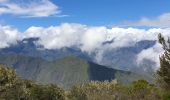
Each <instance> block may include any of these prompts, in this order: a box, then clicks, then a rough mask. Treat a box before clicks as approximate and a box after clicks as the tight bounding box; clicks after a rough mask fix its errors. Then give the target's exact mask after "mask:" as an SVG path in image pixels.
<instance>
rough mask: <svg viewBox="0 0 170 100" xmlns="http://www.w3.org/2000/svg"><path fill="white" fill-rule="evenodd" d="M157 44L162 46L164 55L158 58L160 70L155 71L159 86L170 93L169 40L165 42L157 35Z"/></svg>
mask: <svg viewBox="0 0 170 100" xmlns="http://www.w3.org/2000/svg"><path fill="white" fill-rule="evenodd" d="M158 38H159V42H160V43H161V44H162V46H163V49H164V50H165V51H164V54H163V55H162V56H161V57H160V69H159V70H158V71H157V74H158V76H159V77H158V80H159V83H161V84H160V85H161V86H162V87H163V88H164V89H166V90H168V91H170V38H168V40H167V41H165V39H164V37H163V36H162V35H161V34H159V36H158Z"/></svg>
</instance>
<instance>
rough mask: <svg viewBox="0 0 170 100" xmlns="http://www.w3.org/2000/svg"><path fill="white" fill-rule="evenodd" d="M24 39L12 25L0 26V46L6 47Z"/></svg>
mask: <svg viewBox="0 0 170 100" xmlns="http://www.w3.org/2000/svg"><path fill="white" fill-rule="evenodd" d="M19 39H22V37H21V34H20V32H18V30H17V29H14V28H12V27H10V26H0V48H5V47H8V46H10V45H11V44H15V43H17V40H19Z"/></svg>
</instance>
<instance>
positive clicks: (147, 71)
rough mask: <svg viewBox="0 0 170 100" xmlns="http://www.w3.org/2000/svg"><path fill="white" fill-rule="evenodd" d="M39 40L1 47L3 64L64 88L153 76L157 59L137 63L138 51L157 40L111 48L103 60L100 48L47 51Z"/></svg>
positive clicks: (23, 73) (24, 74)
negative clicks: (92, 49)
mask: <svg viewBox="0 0 170 100" xmlns="http://www.w3.org/2000/svg"><path fill="white" fill-rule="evenodd" d="M38 40H39V39H38V38H29V39H24V40H22V41H18V43H17V44H16V45H11V46H10V47H7V48H3V49H0V63H2V64H6V65H9V66H12V67H13V68H15V69H16V71H17V73H18V74H19V75H20V76H21V77H23V78H26V79H32V80H36V81H38V82H41V83H57V84H59V85H61V86H64V87H70V86H72V85H74V84H75V83H84V82H87V81H91V80H99V81H104V80H112V79H117V80H118V81H119V82H120V83H123V84H127V83H129V82H132V81H133V80H136V79H141V78H144V79H147V80H149V81H152V79H153V76H152V74H153V73H154V71H153V69H152V66H154V62H152V61H149V60H146V61H145V62H143V64H141V65H138V64H137V62H136V59H137V54H138V53H139V52H141V51H142V50H144V49H147V48H150V47H152V46H153V45H155V43H156V41H140V42H137V43H136V44H135V45H134V46H132V47H123V48H115V49H111V50H110V49H109V50H108V51H107V52H104V53H103V58H102V59H101V61H97V60H96V58H97V52H98V51H97V50H96V52H94V53H92V54H88V53H86V52H82V51H81V50H80V49H78V48H77V47H72V48H62V49H56V50H48V49H44V48H43V46H40V45H36V41H38ZM110 42H112V41H110ZM110 42H107V43H105V45H107V44H109V43H110ZM135 73H138V74H135Z"/></svg>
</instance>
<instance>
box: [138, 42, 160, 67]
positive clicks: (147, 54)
mask: <svg viewBox="0 0 170 100" xmlns="http://www.w3.org/2000/svg"><path fill="white" fill-rule="evenodd" d="M162 53H163V49H162V46H161V45H160V44H159V43H156V44H155V45H154V46H153V47H150V48H148V49H144V50H142V51H141V52H140V53H139V54H138V55H137V63H138V64H141V63H142V62H143V61H144V60H150V61H153V62H156V66H154V67H156V68H155V69H157V68H158V67H159V56H160V54H162ZM151 66H152V65H151Z"/></svg>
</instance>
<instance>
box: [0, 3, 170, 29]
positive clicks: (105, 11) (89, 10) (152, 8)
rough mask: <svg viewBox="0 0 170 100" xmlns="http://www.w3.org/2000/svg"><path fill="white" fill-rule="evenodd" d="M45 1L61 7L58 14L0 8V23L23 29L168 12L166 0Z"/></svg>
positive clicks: (98, 23)
mask: <svg viewBox="0 0 170 100" xmlns="http://www.w3.org/2000/svg"><path fill="white" fill-rule="evenodd" d="M1 1H2V3H1ZM3 1H7V0H0V3H1V6H0V7H1V8H2V7H3V6H4V5H3V3H4V2H3ZM12 1H14V0H12ZM19 1H22V3H21V4H20V6H22V5H23V6H24V1H26V0H19ZM29 1H30V2H29V3H31V2H34V3H37V5H41V3H40V2H39V1H43V0H29ZM44 1H48V0H44ZM7 2H8V3H11V1H9V0H8V1H7ZM48 2H50V3H52V4H53V5H55V6H57V7H58V9H57V10H58V11H59V10H60V13H57V14H56V15H57V16H51V15H49V16H45V17H44V16H38V17H22V16H24V14H18V13H17V12H16V13H12V12H9V13H4V12H3V13H1V14H0V24H2V25H11V26H14V27H16V28H18V29H19V30H20V31H25V30H26V29H27V28H29V27H30V26H43V27H48V26H51V25H54V26H55V25H59V24H61V23H80V24H86V25H92V26H103V25H104V26H110V25H117V24H121V23H122V22H124V21H138V20H140V19H141V18H143V17H147V18H148V19H152V18H155V17H158V16H161V15H162V14H165V13H169V12H170V6H169V5H170V1H169V0H50V1H48ZM13 3H14V2H13ZM25 4H26V2H25ZM27 6H29V5H27ZM44 8H46V6H44ZM57 10H56V11H57ZM23 11H24V10H23ZM28 13H29V12H28ZM25 14H26V13H25ZM63 15H64V16H63ZM65 15H67V16H65Z"/></svg>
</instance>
